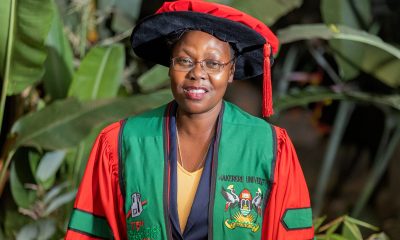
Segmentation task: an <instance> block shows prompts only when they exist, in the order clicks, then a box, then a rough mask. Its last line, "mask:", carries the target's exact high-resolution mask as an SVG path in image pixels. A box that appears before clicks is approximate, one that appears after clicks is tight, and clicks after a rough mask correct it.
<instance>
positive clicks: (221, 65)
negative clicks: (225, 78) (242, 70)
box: [171, 56, 236, 74]
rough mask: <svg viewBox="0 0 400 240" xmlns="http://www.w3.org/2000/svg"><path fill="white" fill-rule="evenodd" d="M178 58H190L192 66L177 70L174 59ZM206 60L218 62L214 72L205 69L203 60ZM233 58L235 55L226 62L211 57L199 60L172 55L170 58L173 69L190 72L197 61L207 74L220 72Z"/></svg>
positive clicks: (234, 58)
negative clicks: (216, 69) (217, 67)
mask: <svg viewBox="0 0 400 240" xmlns="http://www.w3.org/2000/svg"><path fill="white" fill-rule="evenodd" d="M178 58H181V59H190V60H191V61H192V63H193V66H192V67H191V68H190V69H188V70H177V69H175V60H176V59H178ZM207 60H210V61H215V62H216V63H217V64H218V66H219V69H218V71H216V72H209V71H207V70H206V69H204V62H205V61H207ZM235 60H236V56H235V57H233V58H231V60H229V61H228V62H226V63H222V62H220V61H218V60H213V59H203V60H200V61H194V59H192V58H190V57H173V58H171V65H172V67H173V69H174V70H175V71H178V72H190V71H192V70H193V69H194V68H195V66H196V64H197V63H200V66H201V69H202V70H203V71H205V72H206V73H208V74H214V73H220V72H221V71H222V70H223V69H224V67H225V66H226V65H228V64H229V63H231V62H233V63H234V62H235Z"/></svg>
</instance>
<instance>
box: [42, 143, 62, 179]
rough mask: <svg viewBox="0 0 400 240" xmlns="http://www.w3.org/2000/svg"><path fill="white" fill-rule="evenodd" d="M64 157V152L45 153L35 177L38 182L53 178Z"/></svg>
mask: <svg viewBox="0 0 400 240" xmlns="http://www.w3.org/2000/svg"><path fill="white" fill-rule="evenodd" d="M64 157H65V151H54V152H48V153H46V154H45V155H44V156H43V158H42V159H41V160H40V163H39V166H38V168H37V171H36V177H37V179H39V180H40V181H42V182H44V181H47V180H48V179H49V178H50V177H52V176H54V175H55V174H56V172H57V171H58V169H59V168H60V166H61V164H62V162H63V160H64Z"/></svg>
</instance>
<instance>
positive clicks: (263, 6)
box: [217, 0, 303, 25]
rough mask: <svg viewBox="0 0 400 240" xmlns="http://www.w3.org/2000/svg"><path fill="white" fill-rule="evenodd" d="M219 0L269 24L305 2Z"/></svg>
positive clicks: (300, 0)
mask: <svg viewBox="0 0 400 240" xmlns="http://www.w3.org/2000/svg"><path fill="white" fill-rule="evenodd" d="M217 2H224V3H227V4H228V5H230V6H232V7H234V8H237V9H239V10H241V11H243V12H245V13H247V14H249V15H251V16H253V17H255V18H258V19H259V20H261V21H262V22H264V23H266V24H267V25H272V24H273V23H275V21H276V20H278V19H279V18H280V17H282V16H284V15H286V14H287V13H288V12H290V11H292V10H293V9H295V8H298V7H300V6H301V4H302V3H303V1H302V0H285V1H281V0H263V1H260V0H246V1H243V0H230V1H217Z"/></svg>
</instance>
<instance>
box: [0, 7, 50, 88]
mask: <svg viewBox="0 0 400 240" xmlns="http://www.w3.org/2000/svg"><path fill="white" fill-rule="evenodd" d="M0 10H1V12H0V15H2V16H3V17H2V18H1V22H0V25H1V26H2V29H3V31H2V34H0V35H1V37H0V46H1V48H0V51H1V52H0V56H2V57H1V58H0V69H1V74H2V76H4V77H5V79H4V80H5V81H8V83H9V84H8V88H7V93H8V95H12V94H16V93H19V92H21V91H22V90H24V89H25V88H27V87H28V86H31V85H33V84H34V83H36V82H37V81H39V80H40V78H41V77H42V75H43V71H44V68H43V63H44V61H45V59H46V49H45V48H44V42H45V39H46V37H47V35H48V32H49V30H50V26H51V23H52V18H53V13H54V11H53V4H52V0H43V1H35V0H26V1H18V0H8V1H4V2H3V3H2V4H1V8H0Z"/></svg>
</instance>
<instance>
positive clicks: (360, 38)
mask: <svg viewBox="0 0 400 240" xmlns="http://www.w3.org/2000/svg"><path fill="white" fill-rule="evenodd" d="M278 37H279V39H280V41H281V43H283V44H285V43H290V42H294V41H298V40H306V39H313V38H322V39H326V40H332V39H335V40H346V41H350V42H353V43H354V44H358V45H357V46H360V47H362V53H363V56H362V57H360V56H357V57H354V56H352V55H351V52H352V51H346V52H342V53H341V56H340V57H341V58H343V59H347V60H348V61H350V62H351V63H352V64H353V65H355V66H357V67H359V68H360V69H362V70H363V71H365V72H367V73H370V74H372V75H374V76H375V77H377V78H378V79H379V80H381V81H383V82H384V83H385V84H387V85H389V86H391V87H398V86H400V78H398V76H399V75H400V49H398V48H396V47H394V46H392V45H390V44H388V43H385V42H384V41H382V39H380V38H379V37H377V36H375V35H372V34H369V33H367V32H364V31H360V30H356V29H353V28H350V27H347V26H339V25H329V26H326V25H323V24H305V25H292V26H290V27H288V28H285V29H283V30H280V31H279V32H278Z"/></svg>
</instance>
